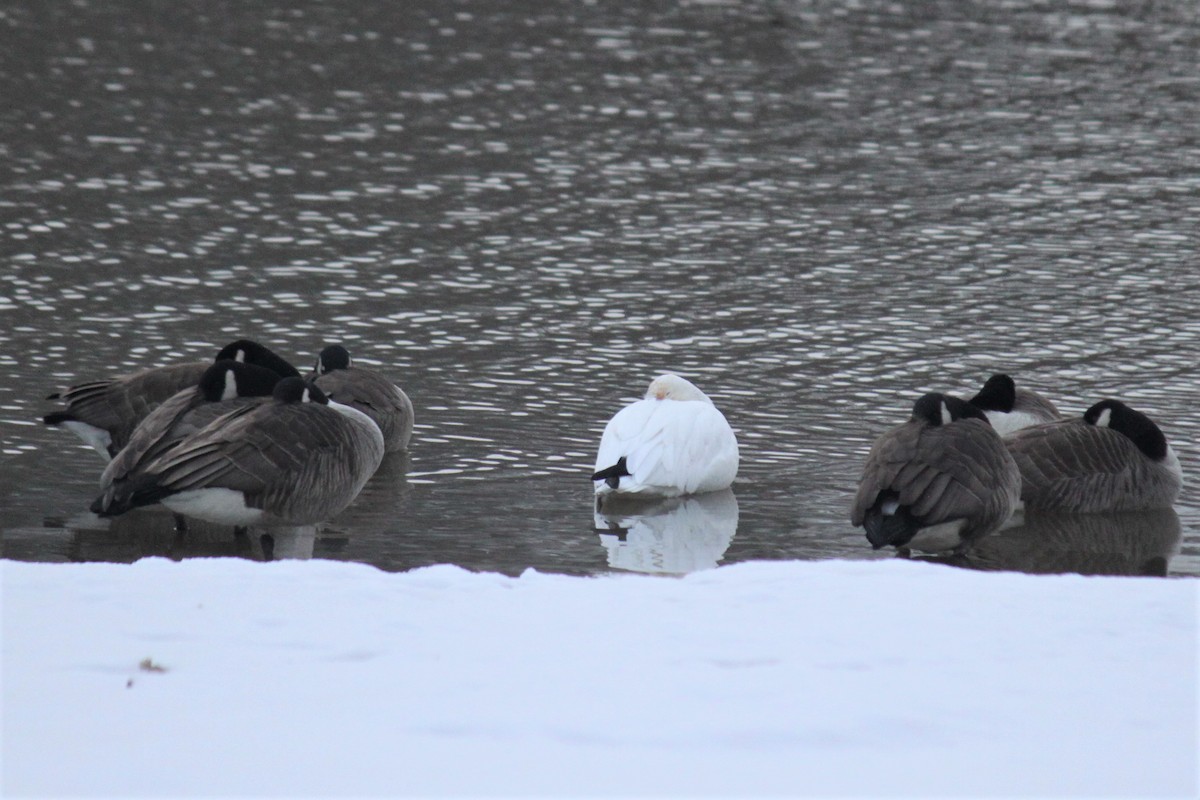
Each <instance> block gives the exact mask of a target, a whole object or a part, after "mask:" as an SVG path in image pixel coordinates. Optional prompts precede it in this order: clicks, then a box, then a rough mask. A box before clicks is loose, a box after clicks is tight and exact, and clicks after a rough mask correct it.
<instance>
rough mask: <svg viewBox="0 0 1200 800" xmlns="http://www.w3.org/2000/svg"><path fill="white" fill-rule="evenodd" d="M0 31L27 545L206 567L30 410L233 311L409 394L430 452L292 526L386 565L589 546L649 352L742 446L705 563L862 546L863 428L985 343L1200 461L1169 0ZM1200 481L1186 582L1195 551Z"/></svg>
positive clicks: (106, 8)
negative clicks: (612, 426) (713, 552)
mask: <svg viewBox="0 0 1200 800" xmlns="http://www.w3.org/2000/svg"><path fill="white" fill-rule="evenodd" d="M0 26H2V27H3V28H4V29H6V30H7V32H8V34H9V37H10V40H11V41H12V42H13V43H14V44H13V47H12V48H11V49H10V52H9V54H8V58H7V59H5V60H4V61H2V62H0V80H2V81H3V82H4V85H6V86H10V87H12V97H13V98H15V99H16V101H15V102H12V103H11V104H10V105H9V107H8V108H7V109H6V110H5V111H4V112H3V113H2V114H0V153H2V154H3V156H4V158H3V160H2V161H3V163H2V164H0V187H2V191H0V225H2V230H3V236H2V238H0V257H3V259H4V264H5V268H4V270H3V273H2V274H0V315H3V318H4V320H5V325H4V326H3V327H0V345H2V347H0V364H2V365H3V367H4V369H5V372H6V373H7V374H8V375H9V380H7V381H5V382H3V385H0V437H2V449H3V453H4V456H5V457H4V460H3V461H2V462H0V463H2V464H3V466H2V467H0V470H3V473H4V475H3V477H4V479H5V480H4V484H5V486H6V488H5V489H4V490H3V492H4V494H3V498H4V500H3V505H4V509H3V510H4V526H5V533H4V536H5V544H4V548H5V549H4V552H5V554H6V555H12V556H13V557H36V558H66V557H70V558H93V557H95V558H132V557H135V556H136V555H137V554H138V553H140V552H172V553H202V552H205V550H204V547H205V546H209V545H203V546H201V545H196V542H193V541H191V540H184V541H182V542H181V541H177V538H178V537H176V536H175V534H174V533H173V532H171V531H170V529H169V524H168V523H167V522H165V521H163V520H158V519H157V518H154V517H153V515H148V516H147V517H146V519H145V521H143V522H140V523H139V522H136V521H122V522H121V523H119V524H116V525H114V526H113V530H108V529H107V528H106V527H105V526H104V525H100V527H99V529H97V524H98V523H96V521H95V520H89V519H87V515H83V514H81V513H80V512H81V511H82V510H83V509H85V508H86V505H87V501H88V500H89V499H90V495H91V494H92V492H93V491H94V490H93V488H92V484H93V480H94V475H95V474H97V473H98V472H99V464H98V462H97V461H95V458H94V456H92V455H89V454H88V453H87V452H86V451H83V450H82V449H80V448H77V447H75V446H74V445H73V444H71V441H73V440H69V439H68V438H67V437H66V436H65V435H62V434H58V433H57V432H53V431H46V430H43V429H42V428H41V427H40V426H38V425H36V424H33V423H34V421H35V420H36V418H37V416H38V415H39V414H40V413H42V412H43V411H44V410H45V404H44V403H42V402H41V400H40V398H41V397H42V396H43V395H44V394H46V393H47V392H48V391H51V390H53V389H55V388H58V387H59V386H60V385H65V384H68V383H71V382H75V381H78V380H82V379H86V378H91V377H96V376H99V375H103V374H108V373H113V372H119V371H122V370H127V369H132V368H138V367H142V366H146V365H150V364H159V363H169V362H171V361H175V360H183V359H191V358H197V357H204V356H207V355H208V354H209V353H210V352H211V351H212V350H214V349H215V348H216V347H217V346H219V345H220V344H222V343H223V342H224V341H225V340H227V339H229V338H232V337H234V336H240V335H250V336H254V337H256V338H260V339H262V340H264V341H267V342H269V343H271V344H272V345H274V346H277V347H278V349H280V350H281V351H282V352H284V353H285V354H287V355H289V356H291V357H294V358H295V359H296V360H297V361H298V362H301V363H307V362H308V361H309V360H311V359H312V358H313V356H314V354H315V352H316V351H317V350H318V349H319V348H320V346H321V345H322V344H323V343H325V342H328V341H334V340H337V341H342V342H345V343H346V344H348V345H349V346H350V347H351V348H352V350H353V351H354V352H355V353H356V355H357V356H358V358H359V360H360V361H361V362H362V363H365V364H374V365H377V366H378V368H379V369H380V370H381V371H384V372H386V373H387V374H389V375H391V376H392V377H393V378H394V379H396V380H397V381H398V382H399V383H401V384H402V385H403V386H404V387H405V389H406V390H407V391H408V392H409V394H410V395H411V396H412V397H413V400H414V403H415V404H416V406H417V413H418V423H417V428H416V436H415V439H414V446H413V451H412V454H411V459H410V462H409V463H407V464H404V465H400V466H397V467H394V469H392V470H391V471H390V472H388V473H387V474H386V475H384V476H381V477H380V479H378V480H377V481H375V482H374V483H373V484H372V486H371V487H369V489H368V491H367V493H366V494H365V495H364V497H363V498H362V499H360V501H359V502H358V503H356V505H355V506H354V507H352V508H351V509H350V510H348V511H347V512H346V513H345V514H344V515H343V516H342V517H341V518H339V519H337V520H334V521H332V522H331V523H330V524H329V525H328V526H326V527H324V528H323V529H322V530H321V531H320V532H319V533H318V535H317V536H316V537H315V541H314V542H312V543H310V544H311V547H312V548H313V551H314V552H315V553H316V554H318V555H326V556H330V557H338V558H353V559H359V560H365V561H371V562H373V563H378V564H380V565H382V566H385V567H387V568H404V567H408V566H414V565H417V564H422V563H429V562H431V561H441V560H452V561H456V562H457V563H462V564H465V565H468V566H472V567H477V568H488V569H503V570H507V571H517V570H519V569H521V568H523V567H524V566H536V567H538V568H541V569H555V570H563V571H569V572H591V571H596V570H601V569H605V568H607V562H606V551H605V547H603V546H601V543H600V542H598V541H597V540H596V534H595V532H594V521H593V515H592V509H591V504H590V494H589V492H590V487H589V486H588V484H587V481H586V477H585V476H586V473H587V471H588V470H589V469H590V467H591V461H592V457H593V454H594V448H595V444H596V442H597V440H598V437H599V433H600V430H601V429H602V427H603V424H604V422H605V420H606V419H607V418H608V416H610V415H611V414H612V413H613V412H614V411H615V410H616V409H617V408H619V407H620V405H621V404H622V403H624V402H626V401H628V400H631V399H633V398H634V397H636V396H638V395H640V394H641V392H642V391H643V390H644V387H645V385H646V383H647V382H648V381H649V379H650V378H651V377H652V376H653V375H654V374H655V373H657V372H659V371H662V370H666V369H671V370H677V371H680V372H682V373H684V374H686V375H688V376H689V377H691V378H693V379H694V380H695V381H696V382H697V383H698V384H700V385H701V386H702V387H703V388H704V389H705V390H706V391H708V393H709V394H710V395H711V396H712V397H713V398H714V399H715V400H716V402H717V403H718V405H719V406H720V407H721V408H722V409H724V410H725V412H726V414H727V416H728V417H729V419H730V421H731V422H732V423H733V425H734V427H735V428H736V429H737V431H738V434H739V439H740V441H741V443H742V449H743V468H742V472H741V475H740V477H739V481H738V483H737V484H736V485H735V487H734V488H735V492H736V495H737V507H738V522H737V526H738V527H737V534H736V536H735V537H733V539H732V541H731V542H730V543H729V546H728V549H727V550H726V552H725V553H724V556H723V558H724V561H725V562H728V561H736V560H742V559H747V558H791V557H800V558H817V557H830V556H849V557H868V556H869V555H870V554H869V553H868V552H866V551H865V547H866V546H865V543H864V541H863V539H862V537H861V534H860V533H858V532H856V531H854V530H852V529H850V528H849V526H848V525H847V524H846V521H845V516H846V508H847V504H848V502H849V494H850V492H851V490H852V488H853V486H854V483H855V480H856V478H857V472H858V468H859V466H860V464H861V462H862V459H863V456H864V454H865V451H866V448H867V447H868V446H869V443H870V441H871V440H872V439H873V438H874V437H875V436H877V435H878V434H879V433H880V432H882V431H883V430H885V429H886V428H887V427H889V426H890V425H892V424H895V423H896V422H898V421H899V420H901V419H903V418H904V417H905V416H906V413H907V408H908V406H909V404H910V403H911V400H912V398H913V397H915V396H916V395H917V394H919V393H920V392H922V391H924V390H928V389H934V388H937V389H950V390H958V391H963V392H968V391H972V390H973V389H974V388H975V387H977V386H978V385H979V384H980V383H981V382H982V380H983V379H984V378H986V377H987V375H988V374H990V373H991V372H993V371H997V370H1006V371H1010V372H1012V373H1013V374H1015V375H1016V376H1017V377H1018V379H1019V380H1021V381H1022V382H1026V383H1029V384H1030V385H1032V386H1035V387H1037V388H1040V389H1043V390H1045V391H1046V392H1047V393H1048V394H1049V395H1050V396H1051V397H1052V398H1053V399H1054V400H1055V401H1056V402H1058V403H1059V404H1060V407H1062V408H1063V409H1064V410H1066V411H1070V412H1076V413H1077V412H1079V411H1081V410H1082V409H1083V408H1086V407H1087V406H1088V405H1090V403H1091V402H1093V401H1094V400H1095V399H1098V398H1099V397H1101V396H1109V395H1117V396H1121V397H1123V398H1125V399H1127V400H1128V401H1129V402H1131V403H1132V404H1134V405H1136V406H1138V407H1141V408H1143V409H1144V410H1146V411H1147V412H1149V413H1151V414H1152V415H1153V416H1155V418H1156V419H1158V420H1160V422H1161V423H1162V425H1163V427H1164V429H1165V430H1166V432H1167V434H1168V437H1169V438H1170V439H1171V440H1172V442H1173V443H1175V446H1176V447H1177V449H1178V450H1179V451H1180V456H1181V458H1182V460H1183V463H1184V467H1185V470H1187V471H1188V473H1189V474H1200V473H1197V469H1198V467H1200V460H1198V458H1197V451H1196V449H1195V446H1194V444H1193V443H1194V442H1195V441H1196V440H1197V436H1196V433H1197V426H1198V425H1200V422H1198V419H1197V417H1196V414H1195V410H1194V403H1193V402H1192V398H1193V397H1194V395H1195V389H1196V380H1195V378H1194V377H1193V375H1194V370H1195V364H1196V361H1197V353H1198V352H1200V348H1198V346H1197V345H1198V342H1200V317H1198V316H1197V314H1196V311H1195V309H1196V308H1197V307H1200V296H1198V295H1200V284H1198V282H1197V281H1196V279H1195V276H1196V267H1197V265H1196V263H1195V259H1196V256H1195V253H1196V245H1197V239H1196V228H1195V220H1196V219H1198V218H1200V173H1198V172H1197V171H1196V169H1195V165H1196V164H1197V163H1200V145H1198V143H1197V136H1196V126H1195V108H1196V107H1197V101H1198V100H1200V77H1198V76H1200V72H1198V71H1197V69H1196V67H1197V61H1196V53H1197V52H1200V21H1198V19H1197V13H1196V9H1195V6H1194V4H1192V3H1188V2H1182V0H1181V1H1180V2H1166V3H1155V4H1143V5H1140V6H1138V7H1137V8H1136V9H1133V8H1126V7H1124V6H1123V5H1121V4H1116V3H1109V2H1106V1H1105V0H1086V1H1083V2H1067V3H1055V4H1047V3H1041V2H1032V1H1031V2H1019V1H1018V2H1010V3H1003V4H993V3H984V2H950V1H949V0H947V1H946V2H918V3H906V4H882V3H879V4H876V3H866V4H852V5H848V4H844V3H840V2H836V3H835V2H775V3H765V2H764V3H721V2H704V3H675V2H672V3H665V2H664V3H650V4H638V5H637V6H636V7H629V8H624V7H606V6H604V5H601V4H595V5H593V4H586V3H574V2H571V3H568V2H559V3H532V2H530V3H516V4H512V3H507V4H502V6H497V5H496V4H486V3H480V2H476V1H475V0H467V1H466V2H457V3H416V4H409V5H407V6H406V7H405V9H404V11H403V12H399V11H397V10H396V9H395V8H393V7H391V6H389V5H387V4H382V5H380V6H378V7H375V6H368V7H362V6H360V4H352V3H326V4H321V5H316V4H313V5H307V4H301V5H299V6H289V5H283V4H279V5H274V4H270V3H257V4H251V5H242V4H232V3H220V4H209V5H205V6H201V7H195V8H190V9H186V10H185V9H182V8H177V9H173V10H172V11H171V13H170V14H167V13H166V12H165V11H162V12H157V11H153V10H148V9H146V8H144V7H142V6H141V5H139V4H127V3H98V2H86V1H84V0H80V2H75V3H71V4H27V5H19V6H18V5H13V4H8V5H3V6H0ZM1198 502H1200V501H1198V498H1197V495H1196V493H1195V491H1194V489H1193V488H1192V486H1191V484H1190V483H1189V484H1188V485H1186V486H1185V490H1184V495H1183V497H1182V498H1181V502H1180V506H1179V509H1178V511H1179V516H1180V520H1181V527H1182V540H1181V543H1180V545H1179V553H1178V555H1175V556H1174V557H1173V558H1172V559H1171V562H1170V571H1171V572H1172V573H1173V574H1175V573H1179V574H1200V532H1198V531H1200V512H1198V511H1197V506H1198ZM156 526H158V527H156ZM189 535H190V536H192V537H194V538H195V539H196V541H198V542H208V539H205V538H204V536H203V535H202V534H201V533H199V532H189ZM139 537H140V538H139ZM210 538H211V539H212V541H213V542H221V543H222V544H221V545H220V546H221V547H225V546H226V543H224V539H222V538H221V535H220V533H219V532H215V533H213V535H212V537H210ZM115 542H122V543H123V544H120V546H117V545H116V544H114V543H115ZM138 542H141V544H137V543H138ZM209 544H211V543H209ZM211 546H214V547H215V546H216V545H211ZM156 548H157V549H156ZM189 548H191V549H189Z"/></svg>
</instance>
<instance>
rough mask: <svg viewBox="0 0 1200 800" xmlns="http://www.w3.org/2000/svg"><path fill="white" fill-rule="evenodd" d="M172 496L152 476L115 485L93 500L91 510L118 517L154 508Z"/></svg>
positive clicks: (95, 512) (101, 514) (106, 515)
mask: <svg viewBox="0 0 1200 800" xmlns="http://www.w3.org/2000/svg"><path fill="white" fill-rule="evenodd" d="M172 494H174V492H172V491H170V490H169V489H164V488H163V487H162V486H159V485H158V484H157V483H155V482H154V480H153V477H152V476H143V479H142V480H133V481H129V482H126V481H121V482H118V483H114V484H113V485H112V486H109V487H108V488H107V489H105V490H104V494H102V495H100V496H99V497H97V498H96V499H95V500H93V501H92V504H91V506H89V508H90V509H91V511H92V513H94V514H99V515H100V516H102V517H116V516H119V515H121V514H124V513H125V512H126V511H132V510H133V509H135V508H140V507H142V506H152V505H154V504H155V503H158V502H161V501H162V499H163V498H164V497H169V496H171V495H172Z"/></svg>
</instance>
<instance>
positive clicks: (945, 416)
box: [942, 400, 954, 425]
mask: <svg viewBox="0 0 1200 800" xmlns="http://www.w3.org/2000/svg"><path fill="white" fill-rule="evenodd" d="M953 421H954V415H953V414H951V413H950V409H949V408H948V407H947V406H946V401H945V400H943V401H942V424H943V425H949V424H950V423H951V422H953Z"/></svg>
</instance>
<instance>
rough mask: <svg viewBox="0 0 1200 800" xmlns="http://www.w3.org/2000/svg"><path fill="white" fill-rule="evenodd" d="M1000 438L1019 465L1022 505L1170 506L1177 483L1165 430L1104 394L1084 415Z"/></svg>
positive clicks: (1179, 479) (1075, 508)
mask: <svg viewBox="0 0 1200 800" xmlns="http://www.w3.org/2000/svg"><path fill="white" fill-rule="evenodd" d="M1004 441H1005V444H1006V445H1007V446H1008V451H1009V452H1010V453H1012V456H1013V458H1014V459H1015V460H1016V462H1017V467H1018V469H1020V471H1021V501H1022V502H1023V503H1024V504H1025V508H1027V509H1045V510H1053V511H1079V512H1092V511H1138V510H1143V509H1152V508H1170V507H1171V505H1172V504H1173V503H1174V502H1175V498H1176V497H1178V495H1179V488H1180V486H1181V484H1182V483H1183V473H1182V470H1181V469H1180V467H1179V459H1178V457H1176V455H1175V451H1174V450H1172V449H1171V446H1170V445H1169V444H1167V438H1166V437H1165V436H1164V435H1163V432H1162V431H1161V430H1159V427H1158V426H1157V425H1155V424H1154V422H1152V421H1151V420H1150V418H1149V417H1147V416H1146V415H1145V414H1143V413H1141V412H1140V411H1135V410H1133V409H1132V408H1130V407H1129V406H1127V405H1125V404H1124V403H1122V402H1121V401H1119V400H1102V401H1100V402H1099V403H1096V404H1095V405H1094V406H1092V407H1091V408H1089V409H1088V410H1087V411H1086V412H1084V415H1083V417H1082V418H1076V419H1069V420H1060V421H1059V422H1050V423H1046V424H1044V425H1035V426H1033V427H1031V428H1024V429H1022V430H1019V431H1017V432H1016V433H1013V434H1011V435H1009V436H1007V437H1005V440H1004Z"/></svg>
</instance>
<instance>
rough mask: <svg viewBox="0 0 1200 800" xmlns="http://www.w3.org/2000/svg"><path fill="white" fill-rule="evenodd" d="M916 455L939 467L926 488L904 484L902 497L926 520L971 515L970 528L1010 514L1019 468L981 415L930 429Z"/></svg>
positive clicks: (921, 460) (937, 520)
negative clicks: (1017, 468)
mask: <svg viewBox="0 0 1200 800" xmlns="http://www.w3.org/2000/svg"><path fill="white" fill-rule="evenodd" d="M917 458H918V460H919V461H920V462H921V463H925V464H928V465H930V467H931V468H932V469H933V470H934V471H935V472H936V474H935V476H934V477H933V479H932V480H930V481H929V482H928V484H927V485H925V486H924V487H920V486H918V485H915V484H914V485H911V486H905V487H902V488H901V489H900V490H899V492H900V502H901V504H904V505H909V507H910V511H911V513H912V514H913V515H914V516H916V517H918V518H921V519H923V520H925V521H926V522H927V523H928V524H937V523H939V522H944V521H947V520H953V519H968V520H971V521H972V522H971V527H972V528H990V527H991V526H992V525H993V524H999V523H1000V522H1002V521H1003V517H1006V516H1007V515H1008V514H1009V513H1011V510H1012V507H1011V503H1012V502H1014V501H1015V500H1016V496H1017V492H1018V490H1019V489H1018V481H1019V478H1018V476H1017V471H1016V470H1015V469H1014V467H1013V463H1012V459H1011V458H1010V457H1009V456H1008V454H1007V452H1006V451H1005V449H1004V443H1003V442H1002V440H1001V439H1000V437H999V436H998V435H997V434H996V433H995V431H993V430H992V429H991V427H990V426H989V425H988V424H987V423H986V422H983V421H982V420H975V419H967V420H959V421H957V422H954V423H953V424H951V425H945V426H939V427H935V428H926V429H925V430H924V431H923V434H922V436H921V441H920V444H919V446H918V455H917Z"/></svg>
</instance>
